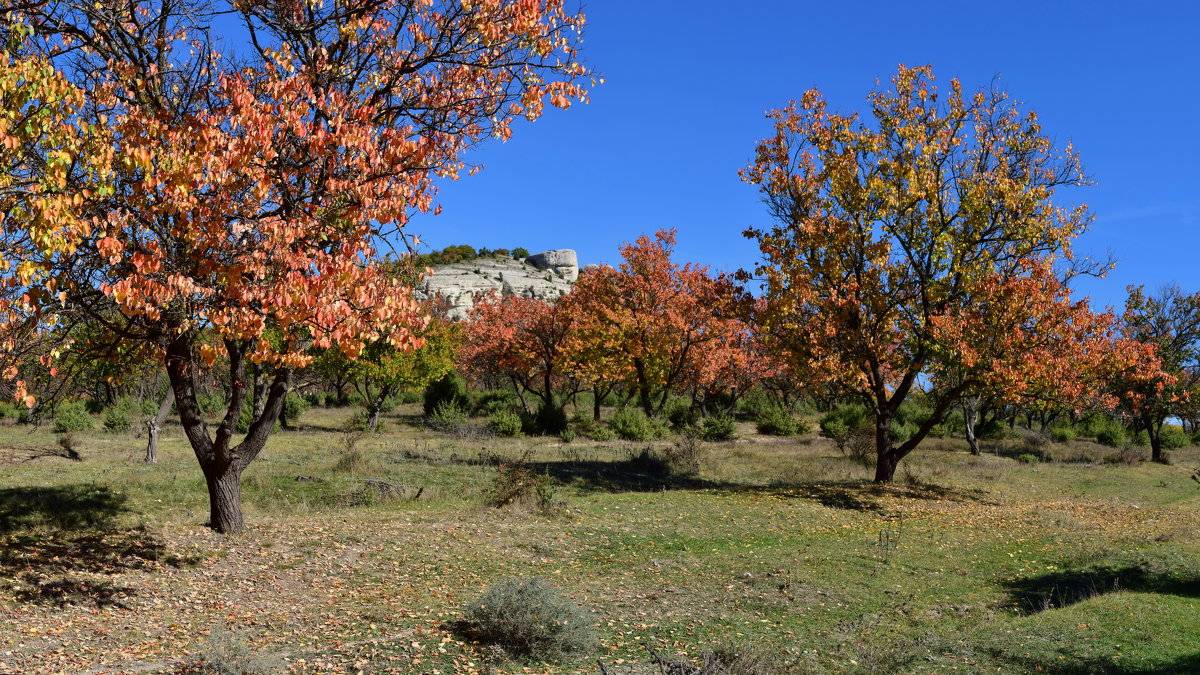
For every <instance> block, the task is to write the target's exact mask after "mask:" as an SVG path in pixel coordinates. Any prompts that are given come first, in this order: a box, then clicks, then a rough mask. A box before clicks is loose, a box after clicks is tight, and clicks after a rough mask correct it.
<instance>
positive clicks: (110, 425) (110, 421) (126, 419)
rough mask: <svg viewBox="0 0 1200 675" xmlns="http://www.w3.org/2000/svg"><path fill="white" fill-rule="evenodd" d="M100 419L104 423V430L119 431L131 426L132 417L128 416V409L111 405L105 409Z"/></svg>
mask: <svg viewBox="0 0 1200 675" xmlns="http://www.w3.org/2000/svg"><path fill="white" fill-rule="evenodd" d="M101 421H102V422H103V423H104V429H105V431H110V432H112V433H121V432H123V431H129V430H130V429H132V428H133V419H132V418H131V417H130V413H129V411H128V410H126V409H124V408H118V407H112V408H109V409H107V410H105V411H104V416H103V418H102V419H101Z"/></svg>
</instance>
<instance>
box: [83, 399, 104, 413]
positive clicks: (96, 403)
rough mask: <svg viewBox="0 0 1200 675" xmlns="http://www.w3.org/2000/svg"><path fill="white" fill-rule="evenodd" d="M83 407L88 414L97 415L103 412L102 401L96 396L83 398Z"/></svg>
mask: <svg viewBox="0 0 1200 675" xmlns="http://www.w3.org/2000/svg"><path fill="white" fill-rule="evenodd" d="M83 409H84V410H86V411H87V413H88V414H89V415H99V414H100V413H102V412H104V401H101V400H100V399H98V398H86V399H84V400H83Z"/></svg>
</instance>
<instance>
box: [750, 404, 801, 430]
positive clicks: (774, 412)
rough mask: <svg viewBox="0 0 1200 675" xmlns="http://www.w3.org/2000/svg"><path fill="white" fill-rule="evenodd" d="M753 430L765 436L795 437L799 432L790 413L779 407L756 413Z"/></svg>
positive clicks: (798, 427)
mask: <svg viewBox="0 0 1200 675" xmlns="http://www.w3.org/2000/svg"><path fill="white" fill-rule="evenodd" d="M754 428H755V429H757V430H758V433H760V434H764V435H767V436H795V435H796V434H797V433H799V432H800V425H799V424H798V423H797V422H796V418H795V417H792V413H791V412H789V411H787V410H784V409H783V408H780V407H771V408H766V409H765V410H762V411H761V412H759V413H758V417H757V418H755V420H754Z"/></svg>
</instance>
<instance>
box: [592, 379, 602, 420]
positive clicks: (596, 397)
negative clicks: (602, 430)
mask: <svg viewBox="0 0 1200 675" xmlns="http://www.w3.org/2000/svg"><path fill="white" fill-rule="evenodd" d="M603 400H604V395H603V394H601V393H600V389H599V388H598V387H592V419H593V420H595V421H597V422H599V421H600V402H601V401H603Z"/></svg>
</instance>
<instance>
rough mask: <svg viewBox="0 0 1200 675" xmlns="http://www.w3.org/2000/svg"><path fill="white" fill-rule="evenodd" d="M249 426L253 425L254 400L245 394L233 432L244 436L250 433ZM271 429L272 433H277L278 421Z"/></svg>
mask: <svg viewBox="0 0 1200 675" xmlns="http://www.w3.org/2000/svg"><path fill="white" fill-rule="evenodd" d="M251 424H254V398H253V397H252V396H250V395H249V394H247V396H246V400H245V402H243V403H242V413H241V414H240V415H238V418H237V422H235V423H234V425H233V430H234V431H236V432H238V433H239V434H244V433H246V432H248V431H250V425H251ZM271 428H272V430H273V431H279V420H275V425H274V426H273V427H271Z"/></svg>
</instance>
